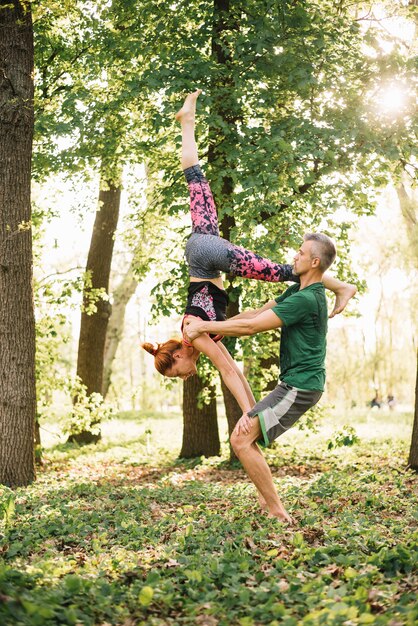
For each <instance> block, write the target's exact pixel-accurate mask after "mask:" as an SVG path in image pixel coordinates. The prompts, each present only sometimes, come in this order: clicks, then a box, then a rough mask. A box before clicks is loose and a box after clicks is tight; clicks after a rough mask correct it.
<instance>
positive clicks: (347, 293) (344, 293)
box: [329, 283, 357, 318]
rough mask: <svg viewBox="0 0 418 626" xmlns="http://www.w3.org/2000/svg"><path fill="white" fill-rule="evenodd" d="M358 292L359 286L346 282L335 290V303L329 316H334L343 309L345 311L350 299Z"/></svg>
mask: <svg viewBox="0 0 418 626" xmlns="http://www.w3.org/2000/svg"><path fill="white" fill-rule="evenodd" d="M356 293H357V287H356V286H355V285H351V284H350V283H344V287H343V288H342V289H340V290H339V291H336V292H335V304H334V308H333V310H332V312H331V313H330V315H329V317H330V318H331V317H334V316H335V315H337V314H338V313H341V311H344V309H345V307H346V306H347V303H348V301H349V300H350V299H351V298H352V297H353V296H355V295H356Z"/></svg>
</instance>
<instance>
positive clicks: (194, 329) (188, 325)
mask: <svg viewBox="0 0 418 626" xmlns="http://www.w3.org/2000/svg"><path fill="white" fill-rule="evenodd" d="M204 323H205V322H202V321H201V320H198V319H189V318H186V319H185V321H184V326H183V332H184V334H185V335H186V339H187V340H188V341H193V340H194V339H197V337H199V335H201V334H202V333H203V332H204V330H203V329H202V326H204Z"/></svg>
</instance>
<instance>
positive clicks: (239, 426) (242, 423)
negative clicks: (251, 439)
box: [234, 413, 252, 435]
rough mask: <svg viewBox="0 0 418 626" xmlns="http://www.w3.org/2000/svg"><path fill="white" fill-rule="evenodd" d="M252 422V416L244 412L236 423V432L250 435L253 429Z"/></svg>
mask: <svg viewBox="0 0 418 626" xmlns="http://www.w3.org/2000/svg"><path fill="white" fill-rule="evenodd" d="M251 423H252V422H251V417H249V416H248V415H247V414H246V413H244V414H243V415H242V417H240V419H239V420H238V422H237V423H236V425H235V428H234V432H235V433H236V434H237V435H248V434H249V432H250V430H251Z"/></svg>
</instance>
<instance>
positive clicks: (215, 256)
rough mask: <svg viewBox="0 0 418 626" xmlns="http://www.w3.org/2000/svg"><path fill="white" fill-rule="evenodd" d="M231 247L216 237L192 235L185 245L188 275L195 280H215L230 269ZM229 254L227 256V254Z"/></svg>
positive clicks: (227, 242)
mask: <svg viewBox="0 0 418 626" xmlns="http://www.w3.org/2000/svg"><path fill="white" fill-rule="evenodd" d="M232 248H233V245H232V244H231V243H230V242H229V241H227V240H226V239H222V237H218V236H217V235H202V234H200V233H192V234H191V235H190V237H189V239H188V240H187V243H186V261H187V265H188V266H189V275H190V276H194V277H195V278H202V279H205V278H206V279H207V278H217V277H218V276H220V275H221V272H226V273H228V272H229V270H230V268H231V258H230V250H231V249H232ZM228 253H229V254H228Z"/></svg>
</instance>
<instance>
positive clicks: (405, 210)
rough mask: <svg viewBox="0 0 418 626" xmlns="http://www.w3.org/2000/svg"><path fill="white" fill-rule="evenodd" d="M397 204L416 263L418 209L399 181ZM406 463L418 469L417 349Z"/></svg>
mask: <svg viewBox="0 0 418 626" xmlns="http://www.w3.org/2000/svg"><path fill="white" fill-rule="evenodd" d="M396 191H397V194H398V199H399V205H400V208H401V212H402V215H403V217H404V220H405V224H406V226H407V232H408V237H409V241H410V244H411V251H412V254H413V255H414V259H413V262H414V264H415V265H416V263H417V262H418V211H417V203H416V201H414V196H413V195H412V192H411V196H409V195H408V192H407V190H406V186H405V184H404V183H401V184H399V185H398V186H397V188H396ZM408 465H409V466H410V467H412V468H413V469H414V470H418V351H417V382H416V386H415V412H414V424H413V427H412V438H411V447H410V450H409V458H408Z"/></svg>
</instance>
